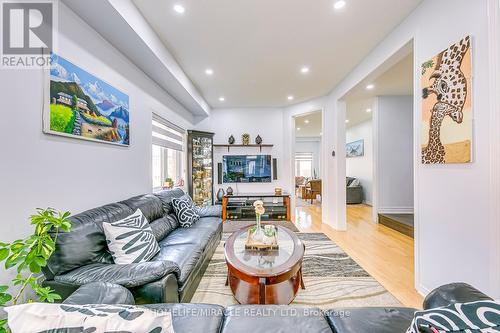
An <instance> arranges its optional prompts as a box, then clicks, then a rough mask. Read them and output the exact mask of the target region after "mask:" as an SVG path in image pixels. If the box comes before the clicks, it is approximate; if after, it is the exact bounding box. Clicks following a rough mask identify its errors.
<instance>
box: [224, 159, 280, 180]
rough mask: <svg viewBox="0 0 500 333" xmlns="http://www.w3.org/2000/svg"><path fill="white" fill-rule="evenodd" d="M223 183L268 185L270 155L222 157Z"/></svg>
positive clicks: (269, 178)
mask: <svg viewBox="0 0 500 333" xmlns="http://www.w3.org/2000/svg"><path fill="white" fill-rule="evenodd" d="M222 169H223V170H222V174H223V178H222V179H223V182H224V183H270V182H271V155H224V156H223V158H222Z"/></svg>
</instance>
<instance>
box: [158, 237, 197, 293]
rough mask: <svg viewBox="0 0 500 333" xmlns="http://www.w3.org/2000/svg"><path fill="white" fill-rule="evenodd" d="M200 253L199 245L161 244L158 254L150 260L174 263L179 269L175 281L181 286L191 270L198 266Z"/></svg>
mask: <svg viewBox="0 0 500 333" xmlns="http://www.w3.org/2000/svg"><path fill="white" fill-rule="evenodd" d="M202 253H203V249H202V247H201V244H175V245H165V244H161V245H160V253H158V254H157V255H156V256H155V257H154V258H153V259H152V260H153V262H157V261H160V262H162V261H171V262H174V263H175V264H176V265H177V266H178V267H179V269H180V274H179V276H178V278H177V279H178V283H179V286H182V285H183V284H184V282H185V281H186V280H187V278H188V277H189V275H190V274H191V271H192V270H193V268H194V267H195V266H196V265H197V264H198V261H199V260H200V258H201V255H202Z"/></svg>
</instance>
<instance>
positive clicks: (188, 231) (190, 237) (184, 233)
mask: <svg viewBox="0 0 500 333" xmlns="http://www.w3.org/2000/svg"><path fill="white" fill-rule="evenodd" d="M215 232H216V231H215V230H211V229H210V228H197V227H195V226H194V225H193V226H192V227H190V228H178V229H175V230H174V231H172V232H171V233H170V234H169V235H168V236H167V237H166V238H164V239H163V240H162V241H160V242H159V245H160V248H161V247H162V246H169V245H181V244H197V245H198V246H199V247H200V248H201V249H202V250H203V249H205V247H206V245H207V244H208V241H209V240H210V238H211V237H212V236H213V234H214V233H215Z"/></svg>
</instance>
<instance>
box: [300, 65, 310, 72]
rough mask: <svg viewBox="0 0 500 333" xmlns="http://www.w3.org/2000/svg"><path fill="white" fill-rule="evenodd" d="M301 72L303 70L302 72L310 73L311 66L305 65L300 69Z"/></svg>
mask: <svg viewBox="0 0 500 333" xmlns="http://www.w3.org/2000/svg"><path fill="white" fill-rule="evenodd" d="M300 72H301V73H302V74H307V73H309V67H305V66H304V67H302V68H301V69H300Z"/></svg>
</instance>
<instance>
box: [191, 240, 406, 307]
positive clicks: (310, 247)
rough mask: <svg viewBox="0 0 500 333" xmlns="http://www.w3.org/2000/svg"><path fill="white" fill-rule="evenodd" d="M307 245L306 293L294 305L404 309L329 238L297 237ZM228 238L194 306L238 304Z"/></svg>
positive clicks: (302, 293) (207, 273) (201, 287)
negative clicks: (229, 277) (226, 249)
mask: <svg viewBox="0 0 500 333" xmlns="http://www.w3.org/2000/svg"><path fill="white" fill-rule="evenodd" d="M297 235H298V236H299V238H300V239H301V240H302V241H303V242H304V244H305V245H306V252H305V255H304V261H303V276H304V282H305V285H306V289H305V290H302V289H299V292H298V295H297V297H296V298H295V300H294V302H293V303H292V304H293V305H299V306H317V307H319V308H321V309H325V310H326V309H331V308H335V307H336V308H338V307H365V306H401V303H400V302H399V301H398V300H397V299H396V298H395V297H394V296H393V295H392V294H390V293H389V292H388V291H387V290H386V289H385V288H384V287H382V285H380V283H378V282H377V281H376V280H375V279H374V278H373V277H371V276H370V275H369V274H368V273H367V272H366V271H364V270H363V269H362V268H361V267H360V266H359V265H358V264H357V263H356V262H355V261H354V260H352V259H351V258H350V257H349V256H348V255H347V254H346V253H345V252H344V251H342V249H341V248H340V247H338V246H337V245H336V244H334V243H333V242H332V241H331V240H330V239H329V238H328V237H327V236H326V235H325V234H321V233H297ZM228 237H229V234H227V233H226V234H224V235H223V239H222V241H221V244H220V245H219V247H218V248H217V250H216V252H215V254H214V256H213V257H212V260H211V261H210V263H209V266H208V268H207V271H206V272H205V275H204V276H203V278H202V280H201V283H200V285H199V287H198V289H197V290H196V293H195V294H194V297H193V299H192V300H191V302H192V303H211V304H220V305H223V306H228V305H232V304H237V301H236V300H235V299H234V297H233V295H232V293H231V289H230V288H229V287H226V286H225V285H224V283H225V281H226V274H227V266H226V262H225V259H224V240H225V239H227V238H228Z"/></svg>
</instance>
